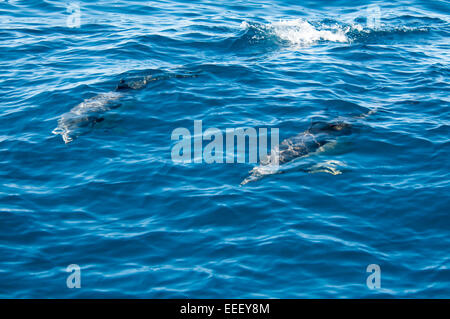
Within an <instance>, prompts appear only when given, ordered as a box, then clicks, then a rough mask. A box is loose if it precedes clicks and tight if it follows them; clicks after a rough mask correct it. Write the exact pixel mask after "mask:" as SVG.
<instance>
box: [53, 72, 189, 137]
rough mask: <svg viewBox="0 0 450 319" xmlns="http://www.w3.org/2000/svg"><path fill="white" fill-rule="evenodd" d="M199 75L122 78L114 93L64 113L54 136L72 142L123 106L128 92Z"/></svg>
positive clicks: (81, 104)
mask: <svg viewBox="0 0 450 319" xmlns="http://www.w3.org/2000/svg"><path fill="white" fill-rule="evenodd" d="M196 76H198V74H195V73H192V74H191V73H188V74H167V73H161V72H159V73H154V74H148V75H139V74H138V75H135V76H133V77H127V78H122V79H121V80H120V81H119V83H118V84H117V86H116V88H115V89H114V91H111V92H107V93H101V94H98V95H96V96H94V97H92V98H89V99H86V100H84V101H83V102H81V103H80V104H78V105H77V106H75V107H74V108H72V109H71V110H70V111H69V112H67V113H64V114H63V115H61V116H60V118H59V119H58V126H57V127H56V128H55V129H54V130H53V131H52V133H53V134H56V135H61V136H62V139H63V141H64V143H66V144H67V143H70V142H72V141H73V140H74V139H75V138H76V137H78V136H79V135H81V134H83V133H84V132H86V131H87V130H90V129H91V128H92V127H93V126H95V125H96V124H97V123H99V122H102V121H103V120H104V117H103V114H104V113H105V112H107V111H110V110H112V109H115V108H118V107H120V106H121V105H122V103H121V101H120V99H121V98H123V97H124V96H125V95H126V93H127V92H129V91H132V90H140V89H143V88H145V87H146V86H147V85H148V84H149V83H150V82H152V81H157V80H167V79H170V78H187V77H196Z"/></svg>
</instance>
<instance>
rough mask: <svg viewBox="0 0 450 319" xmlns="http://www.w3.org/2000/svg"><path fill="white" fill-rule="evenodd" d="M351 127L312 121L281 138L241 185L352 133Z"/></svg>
mask: <svg viewBox="0 0 450 319" xmlns="http://www.w3.org/2000/svg"><path fill="white" fill-rule="evenodd" d="M352 130H353V127H352V125H351V124H350V123H347V122H344V121H340V120H338V121H334V122H330V123H328V122H324V121H318V122H313V123H312V124H311V126H310V127H309V128H308V129H307V130H306V131H304V132H302V133H300V134H297V135H295V136H293V137H290V138H287V139H285V140H283V141H282V142H281V143H280V144H279V145H277V146H276V147H274V149H272V150H271V152H270V154H269V155H266V156H264V157H263V158H262V159H261V160H260V165H259V166H257V167H255V168H253V169H252V170H251V171H250V176H248V177H247V178H245V179H244V180H243V181H242V182H241V185H245V184H247V183H249V182H253V181H257V180H259V179H261V178H262V177H264V176H265V175H271V174H276V173H279V172H280V171H279V165H283V164H286V163H289V162H292V161H294V160H296V159H298V158H302V157H306V156H309V155H311V154H313V153H316V152H319V151H320V150H323V147H324V146H325V145H327V144H330V143H332V142H335V141H336V139H337V138H338V137H340V136H346V135H350V134H352Z"/></svg>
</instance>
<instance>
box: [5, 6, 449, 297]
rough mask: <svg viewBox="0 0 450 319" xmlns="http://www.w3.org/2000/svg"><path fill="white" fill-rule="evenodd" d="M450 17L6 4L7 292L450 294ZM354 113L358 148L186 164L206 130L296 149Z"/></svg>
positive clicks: (323, 9)
mask: <svg viewBox="0 0 450 319" xmlns="http://www.w3.org/2000/svg"><path fill="white" fill-rule="evenodd" d="M449 13H450V5H449V3H448V2H447V1H439V0H420V1H413V0H401V1H359V2H356V3H355V2H354V1H350V0H339V1H326V2H325V1H311V0H305V1H292V0H276V1H266V0H254V1H245V2H244V1H207V0H202V1H197V2H196V3H191V2H190V1H175V0H167V1H124V0H117V1H103V0H102V1H97V2H90V1H48V0H47V1H37V0H28V1H25V0H16V1H13V0H4V1H0V70H1V71H0V149H1V150H0V161H1V169H0V297H2V298H36V297H39V298H111V297H124V298H380V297H382V298H445V297H447V298H448V297H450V271H449V265H450V261H449V256H450V239H449V230H450V220H449V212H450V201H449V196H448V195H449V192H450V184H449V180H450V178H449V177H450V175H449V169H450V165H449V156H450V148H449V146H450V140H449V135H450V116H449V101H450V99H449V96H450V89H449V84H450V80H449V74H450V69H449V62H450V56H449V49H450V40H449V39H450V29H449V26H450V24H449V22H450V18H449ZM121 80H122V82H121ZM121 83H122V84H123V85H122V84H121ZM130 87H131V88H130ZM336 119H339V121H340V122H343V123H349V124H351V127H352V130H351V134H349V135H348V136H345V137H344V138H336V139H333V140H332V141H330V143H327V147H325V148H323V149H321V150H320V151H318V152H313V153H310V154H308V156H304V157H300V158H298V159H297V160H295V161H293V162H291V163H289V166H286V167H283V166H282V171H280V173H282V174H268V175H267V176H264V177H263V178H260V179H258V180H256V181H252V182H250V183H248V184H245V185H241V182H242V181H243V180H244V179H245V178H246V177H248V176H249V171H250V170H251V169H252V168H253V167H255V166H256V164H252V163H249V162H248V161H246V162H245V163H228V164H227V163H211V164H208V163H206V162H205V161H202V162H201V163H194V161H192V162H191V163H178V162H175V161H173V159H172V156H171V152H172V150H173V147H174V145H176V141H175V140H172V139H171V134H172V132H173V131H174V130H175V129H176V128H186V129H187V130H189V131H190V132H191V133H193V129H194V121H202V125H203V129H204V130H206V129H207V128H218V129H219V130H220V131H221V132H225V131H226V129H227V128H240V127H252V128H267V129H269V130H270V129H275V128H278V129H279V137H280V141H282V140H284V139H286V138H289V137H292V136H295V135H297V134H298V133H301V132H304V131H306V130H308V128H309V127H311V123H314V122H316V121H321V122H326V123H333V121H336ZM205 145H206V142H204V143H203V147H204V146H205ZM73 264H76V265H78V266H79V267H80V272H79V274H80V282H81V288H79V289H78V288H69V287H68V285H67V283H68V279H70V278H69V276H71V275H72V274H76V272H75V273H72V272H68V271H67V267H68V266H69V265H73ZM371 264H375V265H378V266H379V268H380V270H381V273H379V274H380V277H379V278H380V285H376V287H373V286H371V285H370V283H369V285H368V284H367V280H368V277H369V276H370V275H371V273H370V272H367V267H368V265H371ZM73 278H74V277H72V279H73ZM369 279H370V278H369ZM370 280H371V279H370ZM69 281H70V280H69ZM370 282H372V281H370ZM373 282H376V281H373ZM69 286H70V285H69ZM370 288H374V289H370Z"/></svg>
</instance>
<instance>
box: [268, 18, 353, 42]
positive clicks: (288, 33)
mask: <svg viewBox="0 0 450 319" xmlns="http://www.w3.org/2000/svg"><path fill="white" fill-rule="evenodd" d="M271 27H272V28H273V30H274V32H275V34H276V35H277V36H278V37H279V38H280V39H282V40H285V41H289V42H290V43H292V44H297V45H309V44H313V43H315V42H318V41H331V42H348V38H347V35H346V32H345V31H344V30H342V29H341V28H339V27H335V28H334V30H333V31H331V30H318V29H316V28H315V27H314V26H313V25H311V24H310V23H309V22H308V21H305V20H303V19H295V20H281V21H279V22H276V23H272V24H271Z"/></svg>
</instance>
